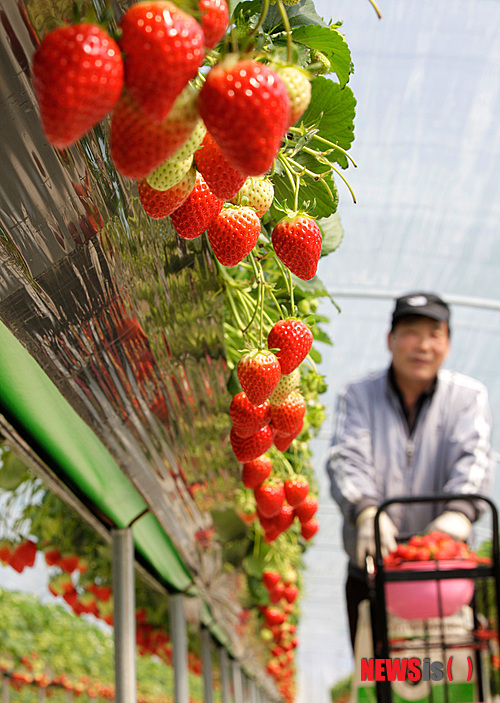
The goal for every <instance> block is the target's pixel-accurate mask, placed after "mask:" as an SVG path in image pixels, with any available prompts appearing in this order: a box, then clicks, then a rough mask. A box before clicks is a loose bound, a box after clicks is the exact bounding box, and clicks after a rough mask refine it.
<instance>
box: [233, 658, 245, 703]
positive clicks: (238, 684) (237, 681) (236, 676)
mask: <svg viewBox="0 0 500 703" xmlns="http://www.w3.org/2000/svg"><path fill="white" fill-rule="evenodd" d="M231 663H232V669H233V690H234V703H244V698H243V676H242V671H241V667H240V665H239V664H238V662H237V661H236V660H235V659H233V661H232V662H231Z"/></svg>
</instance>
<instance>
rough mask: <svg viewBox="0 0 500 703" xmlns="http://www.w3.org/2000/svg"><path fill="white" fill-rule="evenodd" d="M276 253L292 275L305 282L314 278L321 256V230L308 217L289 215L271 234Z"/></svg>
mask: <svg viewBox="0 0 500 703" xmlns="http://www.w3.org/2000/svg"><path fill="white" fill-rule="evenodd" d="M271 240H272V243H273V247H274V251H275V252H276V256H278V257H279V258H280V259H281V261H282V262H283V263H284V264H285V266H287V267H288V268H289V269H290V271H291V272H292V273H294V274H295V275H296V276H297V277H298V278H300V279H302V280H303V281H309V280H310V279H311V278H314V276H315V275H316V271H317V268H318V261H319V257H320V255H321V247H322V244H323V238H322V236H321V230H320V228H319V227H318V225H317V224H316V222H315V221H314V220H313V218H312V217H309V216H308V215H301V214H298V215H292V214H290V215H288V216H287V217H284V218H283V219H282V220H280V221H279V222H278V224H277V225H276V226H275V228H274V229H273V231H272V234H271Z"/></svg>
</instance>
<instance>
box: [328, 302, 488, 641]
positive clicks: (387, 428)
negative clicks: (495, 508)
mask: <svg viewBox="0 0 500 703" xmlns="http://www.w3.org/2000/svg"><path fill="white" fill-rule="evenodd" d="M388 347H389V351H390V352H391V354H392V363H391V365H390V368H389V369H388V370H387V369H386V370H384V371H381V372H378V373H373V374H371V375H369V376H368V377H366V378H363V379H361V380H359V381H356V382H354V383H351V384H349V385H348V386H347V387H346V388H344V389H343V390H342V391H341V392H340V394H339V398H338V407H337V415H336V427H335V433H334V438H333V442H332V447H331V450H330V454H329V458H328V462H327V471H328V473H329V476H330V480H331V492H332V496H333V498H334V499H335V501H336V502H337V503H338V505H339V506H340V509H341V511H342V514H343V516H344V528H343V537H344V546H345V549H346V551H347V553H348V555H349V559H350V561H349V574H348V579H347V583H346V597H347V609H348V615H349V627H350V633H351V641H352V643H353V647H354V637H355V633H356V624H357V612H358V605H359V602H360V601H361V600H363V599H364V598H367V587H366V583H365V580H364V578H363V572H361V571H360V568H364V564H365V558H366V555H367V554H371V555H373V554H374V553H375V540H374V516H375V513H376V511H377V506H378V505H380V504H381V503H382V501H384V500H386V499H388V498H395V497H398V496H399V497H401V496H417V495H436V494H453V493H455V494H461V493H463V494H471V493H473V494H474V493H481V494H488V493H489V491H490V487H491V482H492V472H493V460H492V456H491V452H490V428H491V421H490V411H489V407H488V399H487V392H486V389H485V387H484V386H483V385H482V384H481V383H480V382H479V381H476V380H475V379H472V378H469V377H466V376H463V375H461V374H458V373H453V372H450V371H445V370H442V369H441V365H442V364H443V362H444V360H445V359H446V357H447V356H448V352H449V349H450V309H449V307H448V305H447V304H446V303H445V302H444V301H443V300H441V298H439V297H438V296H437V295H434V294H431V293H420V292H419V293H410V294H408V295H404V296H403V297H401V298H398V299H397V301H396V305H395V308H394V312H393V316H392V326H391V330H390V332H389V334H388ZM480 509H481V508H480V506H479V505H477V504H476V503H472V502H470V501H466V500H463V501H462V500H455V501H448V502H447V503H446V504H445V505H443V504H439V503H421V504H412V505H406V506H403V505H401V504H399V505H398V504H395V505H391V506H389V508H388V510H387V512H383V513H381V515H380V521H379V525H380V538H381V548H382V554H383V556H385V555H386V554H388V553H389V552H391V551H392V550H393V549H395V547H396V538H397V537H398V535H399V536H400V537H404V538H407V537H409V536H410V535H412V534H417V533H422V532H430V531H431V530H434V529H435V530H441V531H442V532H446V533H447V534H449V535H451V536H452V537H453V538H454V539H458V540H465V539H467V537H468V536H469V532H470V529H471V524H472V522H474V521H475V520H476V519H477V518H478V517H479V513H480Z"/></svg>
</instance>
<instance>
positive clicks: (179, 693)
mask: <svg viewBox="0 0 500 703" xmlns="http://www.w3.org/2000/svg"><path fill="white" fill-rule="evenodd" d="M170 628H171V632H170V636H171V638H172V647H173V652H172V653H173V664H174V701H175V703H189V675H188V642H187V631H186V616H185V614H184V596H183V595H182V593H176V594H175V595H172V596H170Z"/></svg>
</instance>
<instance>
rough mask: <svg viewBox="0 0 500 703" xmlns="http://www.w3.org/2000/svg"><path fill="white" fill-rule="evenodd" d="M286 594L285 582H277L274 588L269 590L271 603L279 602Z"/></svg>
mask: <svg viewBox="0 0 500 703" xmlns="http://www.w3.org/2000/svg"><path fill="white" fill-rule="evenodd" d="M284 595H285V584H284V583H277V584H276V586H275V587H274V588H272V589H271V590H270V591H269V600H270V601H271V603H279V602H280V600H281V599H282V598H283V596H284Z"/></svg>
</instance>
